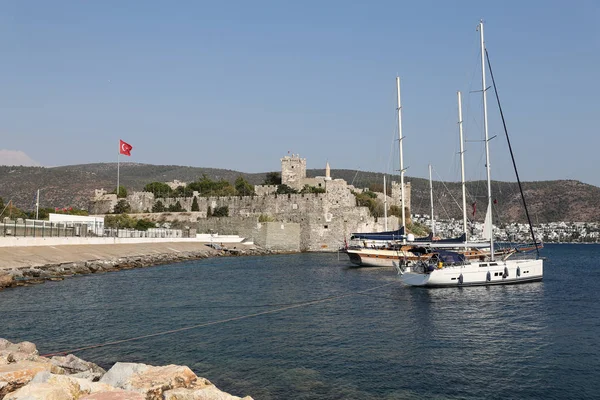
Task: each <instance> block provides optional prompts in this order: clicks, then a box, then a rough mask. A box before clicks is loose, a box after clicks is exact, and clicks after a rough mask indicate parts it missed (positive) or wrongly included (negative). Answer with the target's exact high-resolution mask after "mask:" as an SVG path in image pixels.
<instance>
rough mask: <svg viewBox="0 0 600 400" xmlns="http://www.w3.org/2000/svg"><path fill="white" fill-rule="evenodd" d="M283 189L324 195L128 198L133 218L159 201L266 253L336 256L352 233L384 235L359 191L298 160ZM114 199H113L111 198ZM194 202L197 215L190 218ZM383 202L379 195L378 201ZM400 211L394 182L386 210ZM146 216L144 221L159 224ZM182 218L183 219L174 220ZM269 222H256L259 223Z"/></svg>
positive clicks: (284, 167) (106, 204) (101, 209)
mask: <svg viewBox="0 0 600 400" xmlns="http://www.w3.org/2000/svg"><path fill="white" fill-rule="evenodd" d="M281 176H282V183H285V184H286V185H288V186H290V187H293V188H295V189H298V190H300V189H302V188H303V187H304V185H306V184H308V185H310V186H313V187H316V188H322V189H325V193H307V194H276V193H275V192H276V190H277V186H275V185H258V186H255V192H256V195H254V196H231V197H199V196H198V193H197V192H195V193H194V195H193V196H192V197H185V198H154V195H153V194H152V193H144V192H134V193H132V194H131V195H129V196H127V201H128V202H129V204H130V205H131V208H132V212H134V213H143V212H147V211H149V210H152V207H153V205H154V204H155V203H156V202H157V201H161V202H162V204H163V205H164V206H165V207H166V208H168V207H169V206H172V205H175V204H176V203H177V202H179V204H180V205H181V207H182V208H183V209H184V210H185V212H182V213H173V212H172V213H169V219H173V220H179V221H180V222H189V223H192V224H195V225H197V230H198V232H200V233H207V232H214V233H219V234H224V235H225V234H231V235H240V236H243V237H247V238H248V239H251V240H254V241H255V242H256V243H257V244H259V245H261V246H264V247H266V248H270V249H277V250H289V251H296V250H301V251H335V250H337V249H338V248H339V247H341V246H342V245H343V243H344V239H348V238H349V237H350V235H351V233H353V232H375V231H382V230H384V229H385V224H384V221H383V218H380V219H379V220H377V219H376V218H374V217H372V216H371V215H370V212H369V210H368V208H366V207H358V206H357V205H356V198H355V196H354V195H353V194H352V192H353V191H360V190H357V189H355V188H354V187H353V186H351V185H348V183H347V182H346V181H344V180H343V179H333V180H332V179H331V178H330V177H329V176H325V177H315V178H306V159H303V158H300V157H299V156H297V155H292V156H286V157H283V158H282V159H281ZM111 196H112V197H111ZM405 196H406V207H407V208H408V210H409V212H408V217H409V218H410V183H405ZM113 197H114V198H113ZM194 197H195V198H196V200H197V202H198V207H199V211H198V212H191V209H192V204H193V201H194ZM381 197H382V198H383V195H381ZM115 204H116V195H107V194H106V192H104V191H96V196H95V197H94V199H93V200H92V202H91V204H90V210H92V209H93V210H94V214H106V213H110V212H112V210H113V208H114V205H115ZM393 204H394V205H398V206H400V185H399V184H398V183H397V182H392V193H391V196H389V197H388V207H389V206H390V205H393ZM224 206H226V207H227V208H228V210H229V217H221V218H217V217H210V218H207V210H208V209H209V207H210V209H211V210H213V211H214V210H215V209H216V208H219V207H224ZM165 215H167V214H166V213H163V214H148V215H145V217H147V218H150V219H151V220H157V219H156V218H154V216H161V217H160V218H159V217H157V218H159V220H160V219H161V218H163V217H164V216H165ZM178 216H181V217H178ZM261 216H262V217H265V216H266V217H267V219H271V220H273V221H272V222H259V219H264V218H261ZM398 224H399V219H398V218H396V217H389V218H388V224H387V229H388V230H392V229H397V228H398V226H399V225H398Z"/></svg>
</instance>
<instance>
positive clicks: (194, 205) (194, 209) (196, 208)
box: [192, 196, 200, 211]
mask: <svg viewBox="0 0 600 400" xmlns="http://www.w3.org/2000/svg"><path fill="white" fill-rule="evenodd" d="M192 211H200V206H199V205H198V198H197V197H195V196H194V201H192Z"/></svg>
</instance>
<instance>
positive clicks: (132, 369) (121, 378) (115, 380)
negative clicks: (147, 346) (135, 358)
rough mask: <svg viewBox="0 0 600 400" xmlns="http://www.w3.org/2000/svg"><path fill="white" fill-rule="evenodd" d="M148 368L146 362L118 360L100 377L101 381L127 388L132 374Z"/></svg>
mask: <svg viewBox="0 0 600 400" xmlns="http://www.w3.org/2000/svg"><path fill="white" fill-rule="evenodd" d="M147 369H148V365H146V364H136V363H122V362H118V363H116V364H115V365H113V366H112V368H111V369H109V370H108V372H106V374H104V376H103V377H102V378H100V383H106V384H107V385H111V386H114V387H118V388H121V389H125V388H126V385H127V384H128V382H129V379H130V377H131V376H133V375H134V374H137V373H140V372H144V371H145V370H147Z"/></svg>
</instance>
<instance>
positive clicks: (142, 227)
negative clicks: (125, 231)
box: [135, 218, 156, 231]
mask: <svg viewBox="0 0 600 400" xmlns="http://www.w3.org/2000/svg"><path fill="white" fill-rule="evenodd" d="M154 227H156V224H155V223H154V222H152V221H150V220H147V219H145V218H143V219H138V220H137V222H136V223H135V229H137V230H138V231H147V230H148V228H154Z"/></svg>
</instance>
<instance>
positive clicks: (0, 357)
mask: <svg viewBox="0 0 600 400" xmlns="http://www.w3.org/2000/svg"><path fill="white" fill-rule="evenodd" d="M0 399H4V400H42V399H46V400H236V399H241V398H240V397H237V396H233V395H231V394H229V393H226V392H223V391H221V390H219V389H218V388H217V387H216V386H215V385H213V384H212V383H210V381H209V380H208V379H206V378H202V377H199V376H197V375H196V374H195V373H194V372H193V371H192V370H191V369H189V368H188V367H186V366H181V365H166V366H151V365H146V364H137V363H121V362H118V363H116V364H115V365H113V367H112V368H111V369H109V370H108V371H105V370H104V369H102V368H100V367H99V366H98V365H96V364H94V363H91V362H88V361H84V360H82V359H80V358H78V357H76V356H74V355H72V354H69V355H66V356H54V357H52V358H47V357H42V356H40V355H39V354H38V350H37V348H36V346H35V344H33V343H30V342H21V343H11V342H9V341H8V340H6V339H1V338H0ZM243 400H252V397H250V396H246V397H244V398H243Z"/></svg>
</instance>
